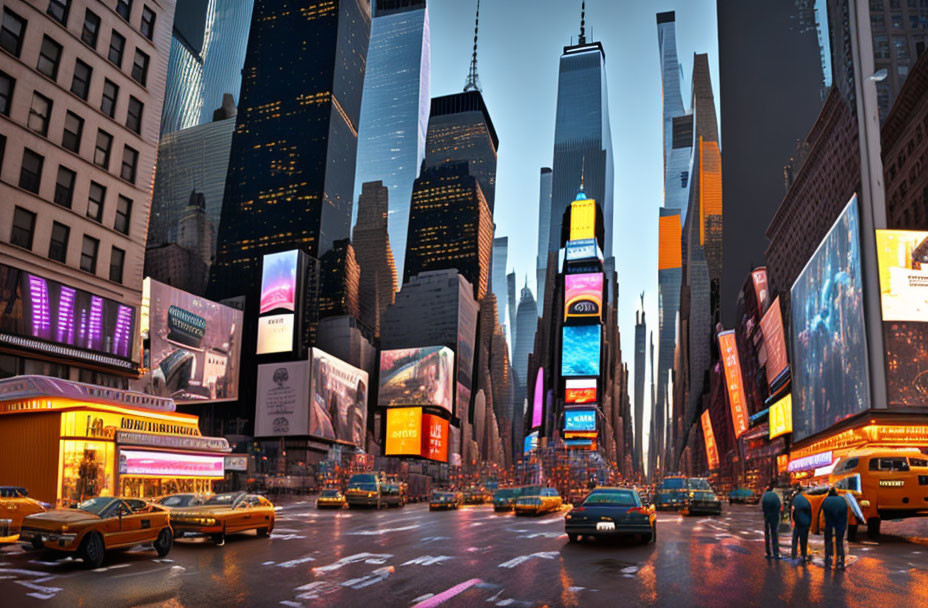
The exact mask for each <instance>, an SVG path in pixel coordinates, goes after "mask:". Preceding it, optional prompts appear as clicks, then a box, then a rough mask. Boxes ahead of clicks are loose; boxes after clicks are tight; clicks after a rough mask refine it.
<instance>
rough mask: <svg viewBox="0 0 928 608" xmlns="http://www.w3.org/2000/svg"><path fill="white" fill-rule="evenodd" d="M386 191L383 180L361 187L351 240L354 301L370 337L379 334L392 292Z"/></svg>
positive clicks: (393, 270) (393, 271)
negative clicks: (357, 272) (356, 269)
mask: <svg viewBox="0 0 928 608" xmlns="http://www.w3.org/2000/svg"><path fill="white" fill-rule="evenodd" d="M389 196H390V191H389V189H388V188H387V187H386V186H384V185H383V182H368V183H365V184H362V186H361V196H359V197H358V221H357V223H356V224H355V225H354V233H353V234H352V235H351V242H352V244H353V245H354V251H355V257H356V258H357V260H358V265H359V266H360V267H361V279H360V283H359V287H358V300H359V304H360V309H361V322H362V323H364V324H365V325H367V326H368V327H369V328H370V329H371V330H372V331H373V332H374V336H377V337H379V336H380V325H381V322H382V319H383V314H384V312H385V311H386V309H387V306H389V305H390V304H393V300H394V297H395V295H396V290H397V284H396V265H395V264H394V262H393V250H392V249H391V248H390V234H389V228H388V220H387V215H388V212H389V209H390V203H389Z"/></svg>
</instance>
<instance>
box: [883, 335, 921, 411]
mask: <svg viewBox="0 0 928 608" xmlns="http://www.w3.org/2000/svg"><path fill="white" fill-rule="evenodd" d="M883 342H884V345H883V346H884V348H885V350H886V401H887V402H888V404H889V405H890V406H909V405H925V404H926V403H928V374H926V373H925V372H926V371H928V323H916V322H913V321H898V322H897V321H890V322H884V323H883Z"/></svg>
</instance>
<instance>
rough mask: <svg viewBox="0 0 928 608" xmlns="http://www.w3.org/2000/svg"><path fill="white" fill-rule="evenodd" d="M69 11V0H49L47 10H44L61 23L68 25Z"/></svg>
mask: <svg viewBox="0 0 928 608" xmlns="http://www.w3.org/2000/svg"><path fill="white" fill-rule="evenodd" d="M70 11H71V0H49V2H48V10H46V11H45V12H46V13H48V14H49V15H51V18H52V19H54V20H55V21H57V22H58V23H60V24H61V25H63V26H65V27H68V13H69V12H70Z"/></svg>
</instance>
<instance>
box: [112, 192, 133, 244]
mask: <svg viewBox="0 0 928 608" xmlns="http://www.w3.org/2000/svg"><path fill="white" fill-rule="evenodd" d="M130 219H132V201H131V200H129V199H128V198H126V197H124V196H122V195H120V196H119V198H118V199H116V223H115V225H114V226H113V228H115V229H116V230H118V231H120V232H122V233H123V234H129V220H130Z"/></svg>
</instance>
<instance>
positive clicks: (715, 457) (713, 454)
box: [699, 410, 719, 470]
mask: <svg viewBox="0 0 928 608" xmlns="http://www.w3.org/2000/svg"><path fill="white" fill-rule="evenodd" d="M699 418H700V421H701V422H702V436H703V439H704V440H705V442H706V460H707V461H708V464H709V469H710V470H711V469H717V468H719V448H718V444H716V443H715V433H713V432H712V419H711V418H709V410H705V411H704V412H703V413H702V415H701V416H700V417H699Z"/></svg>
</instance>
